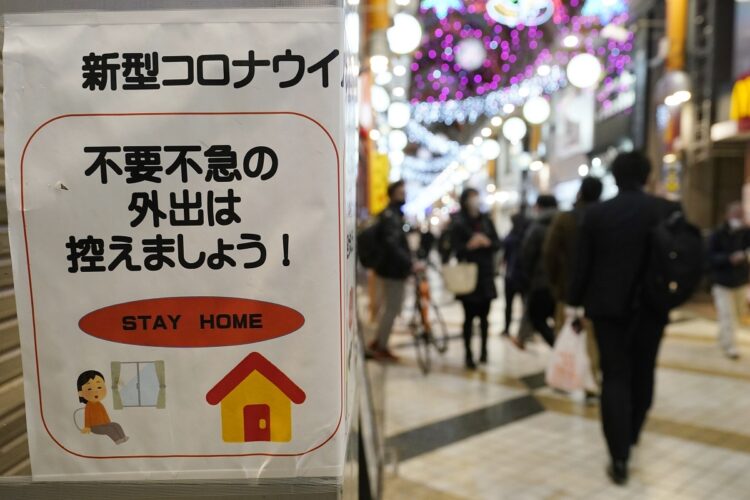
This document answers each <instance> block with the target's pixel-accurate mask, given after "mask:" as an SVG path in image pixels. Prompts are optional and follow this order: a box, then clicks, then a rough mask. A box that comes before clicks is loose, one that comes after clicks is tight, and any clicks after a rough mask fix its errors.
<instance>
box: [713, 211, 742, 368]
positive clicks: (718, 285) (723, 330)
mask: <svg viewBox="0 0 750 500" xmlns="http://www.w3.org/2000/svg"><path fill="white" fill-rule="evenodd" d="M749 247H750V231H749V230H748V228H747V225H746V224H745V218H744V212H743V210H742V205H741V204H740V203H739V202H735V203H731V204H730V205H729V207H728V208H727V216H726V222H724V224H722V225H721V227H719V228H718V229H717V230H716V231H715V232H714V233H713V234H712V235H711V239H710V241H709V258H710V260H711V262H710V264H711V274H712V277H713V283H714V285H713V289H712V293H713V296H714V303H715V304H716V312H717V316H718V321H719V345H720V347H721V349H722V350H723V351H724V354H726V356H727V357H728V358H730V359H738V358H739V351H738V350H737V344H736V340H735V328H736V326H737V323H738V321H739V319H740V318H741V317H742V315H743V314H744V313H745V311H746V310H747V284H748V282H749V281H750V265H748V256H747V249H748V248H749Z"/></svg>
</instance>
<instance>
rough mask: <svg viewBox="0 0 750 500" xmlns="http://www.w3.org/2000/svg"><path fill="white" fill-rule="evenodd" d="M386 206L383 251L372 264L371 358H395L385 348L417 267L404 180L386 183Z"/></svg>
mask: <svg viewBox="0 0 750 500" xmlns="http://www.w3.org/2000/svg"><path fill="white" fill-rule="evenodd" d="M388 198H389V200H390V202H389V204H388V207H386V209H385V210H383V212H381V213H380V215H378V218H379V222H378V223H379V224H380V231H381V234H380V236H381V238H382V244H383V254H382V257H381V258H380V260H379V262H378V264H377V265H376V266H375V274H376V275H377V277H378V280H377V281H378V286H377V295H378V301H377V303H378V305H379V309H378V313H377V316H376V318H377V329H376V337H375V341H374V342H373V343H372V344H371V345H370V351H371V354H372V356H373V357H374V358H376V359H385V360H394V361H395V360H396V359H397V358H396V356H395V355H394V354H393V353H392V352H391V351H390V350H389V349H388V339H389V338H390V336H391V330H392V329H393V322H394V321H395V320H396V317H397V316H398V315H399V314H400V313H401V306H402V304H403V302H404V287H405V284H406V279H407V278H408V277H409V275H410V274H411V273H412V272H413V271H415V270H417V268H419V267H420V264H419V263H416V262H414V261H413V260H412V255H411V251H410V250H409V244H408V242H407V240H406V232H405V231H404V216H403V214H402V213H401V210H402V208H403V206H404V204H405V203H406V187H405V185H404V182H403V181H397V182H394V183H393V184H391V185H390V186H388Z"/></svg>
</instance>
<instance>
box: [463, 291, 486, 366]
mask: <svg viewBox="0 0 750 500" xmlns="http://www.w3.org/2000/svg"><path fill="white" fill-rule="evenodd" d="M461 304H463V306H464V330H463V335H464V347H465V348H466V359H467V360H468V359H473V355H472V352H471V337H472V334H473V333H474V318H479V328H480V330H479V331H480V333H481V335H482V355H483V357H484V356H486V354H487V336H488V334H489V330H490V322H489V318H488V316H489V314H490V304H491V301H490V300H486V301H485V300H483V301H473V300H462V301H461Z"/></svg>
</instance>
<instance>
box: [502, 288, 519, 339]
mask: <svg viewBox="0 0 750 500" xmlns="http://www.w3.org/2000/svg"><path fill="white" fill-rule="evenodd" d="M520 293H521V290H519V289H518V287H516V286H515V285H514V283H513V282H512V281H511V280H509V279H507V278H506V279H505V328H503V332H509V331H510V324H511V322H512V321H513V300H514V299H515V298H516V295H519V294H520Z"/></svg>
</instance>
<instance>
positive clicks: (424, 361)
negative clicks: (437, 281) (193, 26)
mask: <svg viewBox="0 0 750 500" xmlns="http://www.w3.org/2000/svg"><path fill="white" fill-rule="evenodd" d="M414 289H415V303H414V315H413V316H412V319H411V321H410V322H409V330H410V332H411V335H412V337H413V339H414V347H415V348H416V350H417V364H419V367H420V368H421V370H422V373H423V374H425V375H427V374H428V373H429V372H430V369H431V368H432V359H431V354H430V351H431V347H434V348H435V349H436V350H437V351H438V353H439V354H440V355H441V356H442V355H443V354H445V352H446V351H447V350H448V341H449V340H450V339H449V337H448V328H447V327H446V326H445V321H444V320H443V316H442V315H441V314H440V309H439V308H438V305H437V304H436V303H435V301H433V300H432V294H431V293H430V284H429V282H428V280H427V273H426V272H425V271H421V272H417V273H415V287H414ZM430 313H432V314H430Z"/></svg>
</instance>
